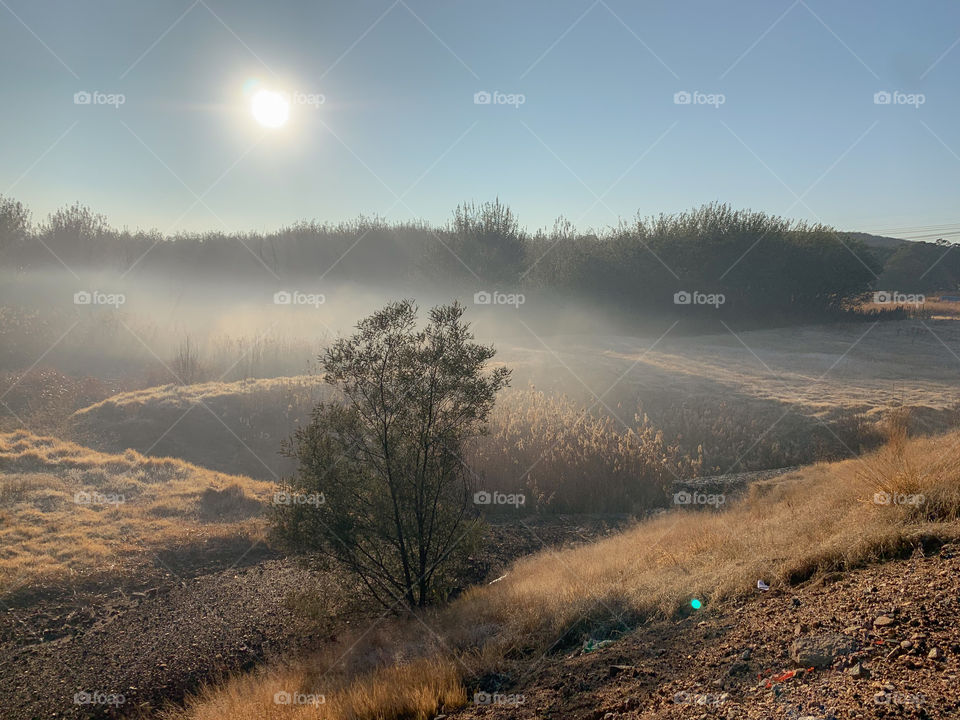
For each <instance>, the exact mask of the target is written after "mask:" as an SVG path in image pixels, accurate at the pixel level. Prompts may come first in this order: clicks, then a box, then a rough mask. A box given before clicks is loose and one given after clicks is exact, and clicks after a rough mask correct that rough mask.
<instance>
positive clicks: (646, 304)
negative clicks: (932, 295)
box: [0, 198, 960, 321]
mask: <svg viewBox="0 0 960 720" xmlns="http://www.w3.org/2000/svg"><path fill="white" fill-rule="evenodd" d="M942 252H943V248H940V247H939V246H937V245H935V244H932V243H908V244H905V245H903V246H901V247H900V248H899V249H897V250H896V251H895V252H893V253H890V252H886V253H880V252H878V251H877V250H876V249H875V248H871V247H868V246H867V245H866V244H865V243H864V242H863V240H862V239H861V236H860V234H858V233H845V232H839V231H836V230H834V229H833V228H830V227H827V226H825V225H819V224H809V223H805V222H796V221H792V220H789V219H786V218H782V217H778V216H775V215H770V214H767V213H763V212H756V211H751V210H740V209H734V208H732V207H731V206H729V205H726V204H721V203H710V204H707V205H703V206H701V207H698V208H694V209H692V210H689V211H686V212H680V213H674V214H661V215H658V216H653V217H643V216H639V215H638V216H637V217H636V218H634V219H633V220H631V221H621V222H620V223H619V224H618V225H616V226H613V227H608V228H606V229H604V230H602V231H589V230H588V231H584V230H579V229H577V228H575V227H574V226H573V225H572V224H571V223H570V222H569V221H567V220H565V219H563V218H560V219H558V220H557V221H556V222H555V223H554V225H553V227H552V228H549V229H539V230H536V231H535V232H531V231H528V230H527V229H525V228H524V227H522V226H521V224H520V222H519V219H518V217H517V215H516V214H515V213H514V211H513V210H512V209H511V208H510V207H509V206H508V205H507V204H505V203H503V202H501V201H500V200H499V199H497V200H494V201H491V202H486V203H481V204H475V203H464V204H461V205H459V206H458V207H457V208H456V209H455V210H454V212H453V214H452V217H451V219H450V221H449V222H448V223H447V224H446V225H445V226H442V227H433V226H431V225H429V224H427V223H425V222H420V221H415V222H394V223H388V222H386V221H385V220H384V219H382V218H378V217H361V218H358V219H356V220H353V221H350V222H342V223H338V224H332V223H318V222H316V221H310V222H300V223H296V224H294V225H290V226H288V227H284V228H281V229H279V230H277V231H274V232H268V233H252V232H251V233H234V234H225V233H220V232H206V233H179V234H176V235H171V236H165V235H163V234H161V233H160V232H159V231H157V230H149V231H147V230H137V231H131V230H128V229H122V230H120V229H116V228H113V227H111V226H110V225H109V224H108V222H107V220H106V218H104V217H103V216H102V215H99V214H97V213H95V212H93V211H92V210H91V209H90V208H87V207H84V206H82V205H79V204H75V205H72V206H68V207H64V208H61V209H60V210H57V211H56V212H55V213H52V214H51V215H50V216H49V217H48V218H47V219H46V220H44V221H42V222H37V223H32V222H31V220H30V214H29V212H28V211H27V210H26V209H25V208H24V207H23V205H22V204H21V203H19V202H17V201H15V200H12V199H10V198H0V262H2V263H3V265H4V266H5V267H7V268H15V269H17V270H21V271H27V270H30V269H36V268H48V267H51V266H59V265H61V264H63V265H67V266H68V267H70V268H96V269H98V270H106V269H111V268H115V269H117V270H119V271H126V270H127V269H128V268H130V267H131V266H132V267H134V270H133V273H134V274H138V273H163V274H169V273H177V274H179V275H181V276H182V275H184V274H185V275H187V276H190V275H191V274H195V275H197V276H203V277H211V276H212V277H216V276H222V277H231V278H243V279H247V278H259V279H261V280H269V279H271V276H272V277H274V278H277V279H284V280H286V279H298V278H310V277H319V276H321V275H323V276H324V279H325V281H326V282H330V283H334V282H356V283H384V282H389V283H396V282H398V281H406V282H407V283H408V284H409V285H410V286H416V287H430V288H434V289H436V290H438V291H447V290H457V291H459V292H460V293H462V292H463V291H464V290H466V289H471V290H472V291H478V290H487V291H490V290H500V291H503V292H525V293H536V292H541V293H544V294H548V295H553V296H557V297H563V298H566V299H568V300H570V301H576V302H581V303H586V304H588V305H589V306H594V307H596V308H598V309H601V310H604V311H609V312H611V313H618V312H623V313H627V312H628V313H631V314H651V315H653V314H663V313H676V312H680V311H681V310H682V311H683V312H687V313H691V312H693V313H697V312H699V313H702V314H704V315H709V314H710V313H711V312H712V313H718V312H719V313H720V314H719V315H716V314H715V315H713V316H714V317H719V316H726V317H743V318H751V319H753V320H756V321H763V320H764V319H770V320H782V319H786V320H789V319H798V320H815V319H827V318H830V317H840V316H843V315H844V313H845V312H846V311H848V310H849V308H850V307H851V306H852V304H854V303H856V302H858V301H859V300H860V299H862V298H863V297H865V296H866V295H867V294H868V293H869V292H871V291H873V290H877V289H885V287H881V285H882V284H883V282H886V283H887V284H889V283H893V285H894V286H895V289H897V290H901V291H903V292H911V291H931V290H933V289H941V290H942V289H946V290H950V289H953V288H955V287H957V284H958V278H960V257H955V256H954V255H955V254H954V255H951V254H948V257H946V258H944V259H943V260H942V261H940V262H939V263H937V265H936V266H935V267H934V270H933V271H930V272H926V273H925V271H926V270H927V268H929V267H930V266H931V265H932V264H933V261H934V260H936V258H937V257H938V256H939V255H940V254H941V253H942ZM688 295H689V302H685V301H686V300H687V299H688ZM703 298H705V299H704V300H703V301H701V299H703ZM684 304H686V305H692V306H694V307H693V308H689V307H688V308H680V307H678V306H681V305H684ZM688 316H689V315H688Z"/></svg>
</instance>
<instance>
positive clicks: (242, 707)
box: [167, 659, 467, 720]
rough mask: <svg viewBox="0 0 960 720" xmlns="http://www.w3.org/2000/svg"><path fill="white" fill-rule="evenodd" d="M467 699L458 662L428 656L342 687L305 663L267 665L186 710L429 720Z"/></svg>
mask: <svg viewBox="0 0 960 720" xmlns="http://www.w3.org/2000/svg"><path fill="white" fill-rule="evenodd" d="M466 702H467V698H466V691H465V690H464V687H463V684H462V683H461V682H460V673H459V671H458V668H457V667H456V665H455V664H454V663H453V662H452V661H450V660H444V659H427V660H417V661H414V662H411V663H408V664H400V665H390V666H387V667H382V668H378V669H376V670H374V671H372V672H370V673H367V674H365V675H362V676H360V677H358V678H356V679H354V680H353V681H350V682H346V683H344V684H343V685H340V686H336V685H334V684H333V683H332V682H331V680H329V679H327V678H326V677H325V676H324V674H323V673H320V672H317V671H316V670H314V669H311V668H310V667H308V666H307V665H294V666H281V667H274V668H268V669H265V670H261V671H259V672H255V673H252V674H249V675H239V676H234V677H233V678H231V679H230V680H228V681H227V683H226V684H225V685H224V686H222V687H219V688H207V689H206V690H204V691H202V692H201V693H200V695H199V696H197V697H196V698H194V699H193V700H192V701H190V703H189V704H188V708H187V710H186V713H188V714H189V717H191V718H193V719H194V720H223V718H230V719H231V720H272V719H273V718H284V719H287V718H289V719H291V720H320V719H321V718H322V719H323V720H361V719H366V718H377V720H428V719H429V718H433V717H435V716H436V715H437V714H438V713H442V712H445V711H446V712H449V711H452V710H456V709H458V708H460V707H463V706H464V705H465V704H466ZM181 716H182V715H181V713H178V712H174V713H171V714H169V715H168V716H167V717H168V718H170V719H171V720H172V718H176V717H181Z"/></svg>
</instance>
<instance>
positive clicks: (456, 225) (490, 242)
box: [433, 198, 527, 284]
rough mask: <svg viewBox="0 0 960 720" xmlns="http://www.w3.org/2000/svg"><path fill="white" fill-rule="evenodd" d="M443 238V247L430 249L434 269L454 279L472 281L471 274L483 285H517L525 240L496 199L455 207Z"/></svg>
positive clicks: (515, 221)
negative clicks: (470, 279) (433, 255)
mask: <svg viewBox="0 0 960 720" xmlns="http://www.w3.org/2000/svg"><path fill="white" fill-rule="evenodd" d="M444 236H445V237H446V240H445V241H444V243H443V244H442V245H441V246H440V247H439V248H434V249H433V252H434V253H436V256H435V257H436V265H435V268H436V269H438V270H440V271H441V272H444V273H447V274H449V275H450V276H451V277H454V278H466V277H470V278H472V277H473V274H474V273H475V274H476V275H477V276H478V277H479V278H480V280H481V281H482V282H487V283H508V284H515V283H516V282H517V281H518V278H519V275H520V272H521V270H522V269H523V265H524V257H525V249H526V243H527V238H526V235H525V233H524V232H523V230H522V229H521V228H520V222H519V220H518V219H517V216H516V215H515V214H514V213H513V211H512V210H511V209H510V207H509V206H508V205H506V204H504V203H502V202H500V199H499V198H497V199H496V200H494V201H493V202H486V203H483V204H481V205H476V204H474V203H472V202H471V203H461V204H460V205H458V206H457V207H456V209H455V210H454V211H453V220H452V222H451V224H450V227H449V229H448V230H447V231H446V232H445V233H444ZM444 245H445V247H444Z"/></svg>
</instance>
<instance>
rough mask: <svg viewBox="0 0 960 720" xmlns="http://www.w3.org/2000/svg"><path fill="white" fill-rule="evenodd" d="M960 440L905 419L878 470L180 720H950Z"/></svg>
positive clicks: (632, 537) (520, 581)
mask: <svg viewBox="0 0 960 720" xmlns="http://www.w3.org/2000/svg"><path fill="white" fill-rule="evenodd" d="M958 448H960V433H953V434H950V435H946V436H942V437H937V438H928V439H918V440H912V441H908V440H907V439H906V436H905V434H904V431H903V425H902V423H900V424H899V425H898V424H894V426H893V427H892V428H891V430H890V433H889V440H888V443H887V445H885V446H884V447H883V448H882V449H881V450H879V451H878V452H876V453H874V454H872V455H869V456H866V457H864V458H863V459H858V460H850V461H845V462H840V463H833V464H821V465H816V466H813V467H808V468H804V469H802V470H799V471H797V472H794V473H789V474H786V475H783V476H781V477H778V478H774V479H772V480H767V481H761V482H758V483H757V484H755V485H754V486H753V487H752V489H751V492H750V494H749V495H748V497H747V498H746V499H745V500H744V501H743V502H742V503H738V504H734V505H731V506H729V507H727V508H726V509H724V510H722V511H719V512H711V511H709V510H707V511H701V512H697V511H689V510H681V511H671V512H667V513H664V514H662V515H661V516H659V517H656V518H654V519H651V520H649V521H645V522H641V523H638V524H637V525H636V526H635V527H633V528H632V529H629V530H627V531H625V532H623V533H622V534H619V535H616V536H614V537H611V538H608V539H604V540H601V541H599V542H597V543H594V544H590V545H585V546H582V547H579V548H575V549H569V550H564V551H560V552H544V553H541V554H538V555H535V556H532V557H529V558H525V559H522V560H520V561H518V562H517V563H516V564H514V565H513V567H512V568H510V570H509V571H508V572H507V574H506V576H505V577H504V578H502V579H501V580H500V581H498V582H496V583H494V584H492V585H488V586H485V587H478V588H474V589H473V590H471V591H469V592H468V593H466V594H465V595H464V596H463V597H461V598H460V599H458V600H456V601H455V602H453V603H452V604H451V605H450V606H448V607H446V608H443V609H440V610H438V611H436V612H433V613H428V614H424V615H422V616H420V617H419V618H418V619H417V620H416V621H412V620H411V621H409V622H408V623H400V622H397V623H395V624H394V625H393V626H392V627H391V628H390V629H389V630H387V629H383V630H382V631H379V632H378V633H377V635H378V636H379V637H377V638H372V639H371V638H370V637H369V636H367V634H366V633H361V634H360V635H357V636H354V637H350V638H346V639H343V640H341V641H340V642H339V643H334V644H332V646H331V647H328V648H327V649H325V651H324V652H323V653H322V654H320V655H317V656H312V657H309V658H305V659H302V660H301V661H299V662H295V663H294V664H292V665H275V666H272V667H268V668H266V669H264V670H262V671H259V672H257V673H254V674H251V675H241V676H236V677H234V678H233V679H231V680H229V681H228V682H227V683H226V684H224V685H222V686H219V687H211V688H210V689H209V690H207V691H206V692H205V693H204V694H202V695H201V696H200V697H199V698H198V699H197V700H196V701H194V702H193V703H191V705H190V706H189V707H188V709H187V710H186V711H185V712H183V713H179V714H175V715H174V717H177V718H184V719H189V720H221V719H222V718H225V717H230V718H232V719H234V720H248V719H249V720H253V719H254V718H257V719H259V718H262V717H265V716H267V715H268V713H270V709H271V707H272V706H271V705H270V698H272V697H274V694H275V693H278V692H281V693H293V692H297V693H307V694H310V693H313V694H317V693H320V694H323V696H324V698H325V703H324V704H323V707H317V706H298V707H293V708H286V710H289V712H284V713H283V715H282V716H283V717H295V718H320V717H324V718H340V717H372V716H376V717H385V718H400V717H430V716H431V715H432V714H434V713H436V712H438V711H440V712H444V713H447V714H450V715H451V716H452V717H489V716H501V717H531V718H532V717H544V716H555V717H576V718H604V717H608V718H616V717H629V718H672V717H700V716H702V715H703V713H704V712H706V711H707V710H709V709H711V708H705V707H704V705H723V706H725V707H720V708H713V709H719V711H720V712H721V714H722V715H725V716H726V717H728V718H733V717H750V718H761V717H771V716H773V717H781V716H782V717H789V716H792V715H791V713H790V707H791V706H793V707H792V713H793V714H794V715H796V716H797V717H799V716H805V717H817V718H828V717H836V718H839V717H856V716H858V715H857V713H861V714H863V716H867V717H870V716H874V715H875V704H874V703H875V702H876V703H879V704H886V705H890V704H896V705H897V708H896V709H897V711H898V712H905V713H908V716H909V713H913V715H912V716H915V717H949V716H950V715H951V712H952V708H955V707H956V698H955V694H953V693H952V691H951V690H950V687H951V686H952V682H953V680H955V678H956V675H957V671H958V669H960V668H958V654H960V634H958V631H957V628H956V626H955V623H953V621H952V617H951V615H950V612H951V611H952V609H953V607H954V603H955V602H956V599H955V597H956V591H957V588H958V580H957V577H958V575H957V572H956V570H957V569H958V564H957V560H956V558H955V550H954V549H953V548H947V549H943V550H941V548H942V547H944V546H947V545H949V544H950V543H956V542H957V540H958V539H960V523H958V518H960V486H958V483H957V476H958V471H960V449H958ZM937 553H940V554H939V556H937ZM926 554H929V555H931V557H930V558H926V559H921V558H923V557H924V555H926ZM906 557H915V559H913V560H911V561H906V562H899V563H895V564H892V565H876V563H879V562H882V561H885V560H891V559H896V558H906ZM758 580H763V581H765V582H766V583H767V584H768V585H769V586H770V588H771V589H770V590H769V591H768V592H766V593H764V592H759V591H758V589H757V587H758V586H757V581H758ZM424 628H426V629H427V630H428V631H429V632H427V633H424ZM794 641H797V643H796V644H795V645H794V644H793V643H794ZM857 663H859V667H857V666H856V664H857ZM810 668H812V669H810ZM845 670H849V671H850V672H847V673H845ZM869 677H872V681H870V682H868V681H867V678H869ZM873 683H879V686H877V685H875V684H873ZM477 693H480V694H479V695H478V694H477ZM704 693H707V694H708V695H707V696H706V697H707V699H706V700H704V701H701V697H704ZM878 693H879V694H880V696H881V697H880V699H879V700H877V701H874V699H873V698H874V696H876V695H877V694H878ZM678 695H679V696H680V697H681V698H685V699H683V700H682V701H680V702H678V701H676V700H675V699H674V698H676V697H677V696H678ZM691 698H693V700H690V699H691ZM710 698H713V699H712V700H711V699H710ZM917 698H922V699H921V700H920V701H919V702H914V700H916V699H917ZM471 700H473V702H470V701H471ZM488 700H495V702H494V704H493V705H492V706H486V701H488ZM481 704H483V705H485V706H484V707H480V706H479V705H481ZM273 707H275V706H273ZM607 713H612V714H610V715H608V714H607Z"/></svg>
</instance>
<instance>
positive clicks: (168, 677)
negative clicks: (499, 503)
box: [0, 517, 625, 720]
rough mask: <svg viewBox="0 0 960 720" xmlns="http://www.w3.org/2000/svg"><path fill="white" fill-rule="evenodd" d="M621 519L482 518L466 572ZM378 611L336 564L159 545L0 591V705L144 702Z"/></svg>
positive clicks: (81, 709) (488, 569)
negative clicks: (127, 559)
mask: <svg viewBox="0 0 960 720" xmlns="http://www.w3.org/2000/svg"><path fill="white" fill-rule="evenodd" d="M624 522H625V518H610V517H604V518H601V517H577V518H570V517H559V518H548V519H539V520H538V519H534V518H527V519H523V520H518V519H517V518H502V519H500V520H496V521H494V522H493V523H491V525H490V531H489V533H488V542H487V544H486V547H485V550H484V552H483V554H482V555H479V556H478V557H476V558H473V562H472V563H471V574H472V578H471V580H472V581H474V582H483V581H485V580H491V579H494V578H496V577H498V576H499V575H500V574H502V572H503V570H504V569H505V568H506V566H507V565H508V564H509V562H510V561H511V560H513V559H515V558H517V557H519V556H520V555H523V554H527V553H530V552H534V551H536V550H540V549H542V548H543V547H544V546H550V547H561V546H566V545H570V544H576V543H581V542H588V541H591V540H594V539H596V538H597V537H599V536H601V535H604V534H606V533H608V532H611V531H612V530H614V529H616V528H617V527H619V526H622V524H623V523H624ZM241 553H243V555H242V557H241ZM238 557H241V559H240V560H239V561H238V560H237V558H238ZM381 612H382V609H381V608H379V607H377V606H372V605H370V604H369V603H365V602H363V601H362V599H361V596H360V595H359V593H358V591H357V588H356V587H353V586H352V584H351V583H350V582H349V581H347V580H346V579H345V578H344V577H342V576H340V575H338V574H337V573H335V572H333V571H326V570H323V569H321V568H316V567H307V566H305V565H304V564H303V563H301V562H298V561H295V560H292V559H289V558H284V557H282V556H281V555H280V554H279V553H277V552H274V551H271V550H269V549H266V548H264V547H262V546H258V547H255V548H252V549H250V548H243V549H242V550H241V549H239V548H209V549H207V551H205V552H196V550H194V551H192V552H191V553H189V554H183V553H179V554H178V553H174V552H171V553H168V554H164V555H163V556H162V557H157V558H156V564H155V566H154V568H153V569H152V570H150V571H147V572H144V571H142V570H139V571H137V572H136V573H134V574H121V575H119V576H108V577H104V578H99V579H98V580H97V581H93V580H88V581H84V582H83V583H82V584H71V585H62V584H60V585H53V586H46V587H44V586H38V587H32V588H27V589H21V590H19V591H18V592H17V593H15V594H6V595H0V688H2V692H0V718H2V720H34V719H36V718H105V717H129V716H136V715H145V714H148V713H150V712H151V711H153V710H155V709H156V708H158V707H160V706H162V705H163V704H164V703H165V702H168V701H172V702H177V701H179V700H181V699H182V698H183V697H184V695H185V694H186V693H187V692H189V691H191V690H195V689H196V688H197V687H198V686H199V685H200V684H202V683H203V682H205V681H215V680H217V679H219V678H220V677H222V676H223V675H224V674H226V673H229V672H231V671H235V670H239V669H245V668H249V667H253V666H254V665H256V664H258V663H261V662H264V661H269V660H270V659H271V658H273V657H276V656H279V655H289V654H296V653H297V652H298V651H309V650H311V649H314V648H317V647H319V646H320V645H322V644H323V643H324V642H326V641H327V640H328V639H330V638H331V637H335V633H336V632H337V629H338V628H350V627H352V626H353V624H355V623H360V622H363V621H364V620H365V619H367V620H369V619H370V618H371V617H375V616H377V615H379V614H380V613H381ZM121 696H122V698H123V702H122V703H119V702H116V701H118V700H119V699H120V697H121Z"/></svg>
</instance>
